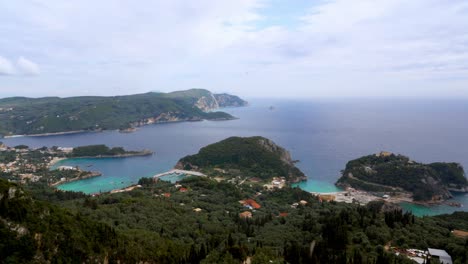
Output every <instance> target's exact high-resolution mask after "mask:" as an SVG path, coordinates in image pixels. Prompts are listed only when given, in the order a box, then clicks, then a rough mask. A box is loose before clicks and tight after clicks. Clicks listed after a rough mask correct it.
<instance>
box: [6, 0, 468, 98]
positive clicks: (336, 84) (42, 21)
mask: <svg viewBox="0 0 468 264" xmlns="http://www.w3.org/2000/svg"><path fill="white" fill-rule="evenodd" d="M274 2H275V1H271V0H240V1H211V0H200V1H185V0H174V1H138V3H137V4H135V3H134V2H128V1H116V0H112V1H111V0H102V1H91V0H83V1H59V0H48V1H44V0H37V1H35V2H34V4H31V2H29V1H22V0H18V1H4V2H3V3H0V25H1V26H0V35H2V36H9V37H8V38H2V39H0V46H1V47H2V54H3V55H5V56H8V58H15V57H16V56H18V54H22V55H24V57H25V58H29V59H30V58H34V60H37V61H40V62H41V68H42V69H43V71H44V72H47V74H41V76H38V77H37V78H35V80H34V82H33V81H31V80H28V79H29V78H16V80H9V82H10V83H9V86H10V87H20V86H21V87H22V88H23V87H26V88H27V87H31V86H32V85H31V84H33V86H40V88H42V89H37V87H34V91H40V92H43V93H44V94H55V93H56V92H57V89H59V88H62V87H64V86H66V87H69V88H68V90H64V91H63V92H64V93H69V95H73V94H80V93H82V91H84V90H86V89H88V90H90V91H98V89H94V88H97V87H99V88H100V89H99V92H101V93H102V94H113V93H116V90H115V89H114V88H112V87H122V88H121V89H119V91H117V92H119V93H137V92H144V91H147V90H165V91H167V90H173V89H184V88H190V87H205V88H208V89H212V90H216V89H220V90H223V91H228V92H232V93H237V94H240V95H244V96H250V95H253V96H261V95H265V94H268V95H273V96H284V95H291V94H295V95H297V96H303V97H304V96H333V95H340V96H346V95H352V96H355V95H357V96H359V95H408V94H412V95H433V96H437V95H440V94H449V95H463V96H467V97H468V89H467V88H463V87H468V77H467V76H468V72H467V70H468V27H467V25H468V3H467V2H466V1H464V0H451V1H445V0H412V1H404V0H380V1H375V0H354V1H349V0H329V1H316V2H314V1H310V5H311V6H310V8H309V9H304V10H303V11H302V13H303V14H302V15H301V16H297V17H296V18H295V19H296V20H295V21H293V22H294V23H289V22H290V21H289V22H288V21H286V20H285V18H282V17H281V13H282V12H281V10H279V11H278V10H277V11H278V12H276V13H275V14H274V15H273V14H270V13H268V12H267V11H265V10H267V9H272V8H273V9H274V8H275V6H269V5H271V4H272V3H274ZM265 7H268V8H267V9H266V8H265ZM278 14H280V15H278ZM278 16H279V17H278ZM270 20H271V21H274V23H270V24H269V22H270ZM24 60H25V61H23V62H21V63H20V60H18V62H17V65H16V66H14V65H13V66H12V65H11V63H10V62H9V61H7V60H6V59H3V60H2V58H1V57H0V73H1V72H10V73H8V74H12V73H11V72H15V69H14V68H15V67H16V68H17V69H16V71H17V72H20V73H23V74H25V73H29V74H34V73H38V72H39V67H37V65H35V63H33V62H31V61H29V62H28V60H27V59H24ZM5 61H7V63H5ZM23 64H24V65H23ZM5 65H9V67H8V66H5ZM20 65H22V66H20ZM7 68H8V69H9V70H5V69H7ZM3 74H5V73H3ZM23 79H24V80H23ZM28 82H30V83H28ZM106 87H107V88H106ZM285 87H287V89H285ZM311 87H313V88H311ZM420 87H425V88H424V89H423V88H420ZM0 89H2V87H1V85H0ZM28 89H33V88H28ZM47 89H51V90H47ZM27 92H28V91H26V90H25V93H27Z"/></svg>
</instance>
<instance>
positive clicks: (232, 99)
mask: <svg viewBox="0 0 468 264" xmlns="http://www.w3.org/2000/svg"><path fill="white" fill-rule="evenodd" d="M214 98H215V99H216V101H217V102H218V105H219V107H241V106H247V105H248V103H247V101H244V100H242V99H240V98H239V97H238V96H235V95H230V94H226V93H222V94H214Z"/></svg>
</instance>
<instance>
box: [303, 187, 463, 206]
mask: <svg viewBox="0 0 468 264" xmlns="http://www.w3.org/2000/svg"><path fill="white" fill-rule="evenodd" d="M310 193H311V194H312V195H314V196H317V197H319V198H321V199H323V200H333V201H335V202H344V203H353V202H357V203H359V204H361V205H365V204H367V203H369V202H372V201H385V202H389V203H393V204H397V205H400V204H402V203H409V204H413V205H420V206H425V207H432V206H439V205H446V206H451V207H463V206H464V205H463V204H460V203H457V202H451V201H450V199H448V200H442V201H415V200H414V199H413V198H412V195H411V193H406V192H398V193H396V194H394V195H391V196H389V197H387V198H384V197H381V196H376V195H374V194H372V193H370V192H367V191H362V190H345V191H340V192H310Z"/></svg>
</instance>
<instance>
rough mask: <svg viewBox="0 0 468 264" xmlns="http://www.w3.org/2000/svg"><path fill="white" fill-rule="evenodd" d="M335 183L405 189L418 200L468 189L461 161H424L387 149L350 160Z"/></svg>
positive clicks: (395, 189) (445, 195) (390, 189)
mask: <svg viewBox="0 0 468 264" xmlns="http://www.w3.org/2000/svg"><path fill="white" fill-rule="evenodd" d="M336 184H337V185H338V186H342V187H347V186H351V187H354V188H357V189H362V190H366V191H382V192H394V191H406V192H410V193H412V194H413V198H414V199H415V200H418V201H440V200H444V199H447V198H450V197H451V193H450V190H456V191H468V182H467V179H466V177H465V173H464V171H463V167H462V166H461V165H460V164H457V163H443V162H437V163H431V164H423V163H418V162H414V161H412V160H410V159H409V158H408V157H405V156H402V155H395V154H391V153H388V152H382V153H380V154H376V155H369V156H365V157H361V158H359V159H355V160H352V161H349V162H348V163H347V164H346V168H345V170H344V171H343V174H342V177H341V178H340V179H339V180H338V182H337V183H336Z"/></svg>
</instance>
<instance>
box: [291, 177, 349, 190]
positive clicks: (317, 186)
mask: <svg viewBox="0 0 468 264" xmlns="http://www.w3.org/2000/svg"><path fill="white" fill-rule="evenodd" d="M293 186H294V187H296V186H297V187H299V188H301V189H303V190H307V191H309V192H321V193H332V192H340V191H343V190H342V189H340V188H338V187H336V186H335V185H334V184H333V183H330V182H326V181H318V180H314V179H309V180H307V181H305V182H300V183H296V184H293Z"/></svg>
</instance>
